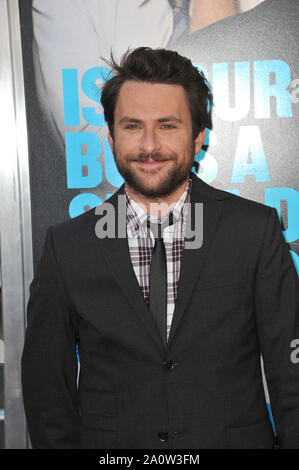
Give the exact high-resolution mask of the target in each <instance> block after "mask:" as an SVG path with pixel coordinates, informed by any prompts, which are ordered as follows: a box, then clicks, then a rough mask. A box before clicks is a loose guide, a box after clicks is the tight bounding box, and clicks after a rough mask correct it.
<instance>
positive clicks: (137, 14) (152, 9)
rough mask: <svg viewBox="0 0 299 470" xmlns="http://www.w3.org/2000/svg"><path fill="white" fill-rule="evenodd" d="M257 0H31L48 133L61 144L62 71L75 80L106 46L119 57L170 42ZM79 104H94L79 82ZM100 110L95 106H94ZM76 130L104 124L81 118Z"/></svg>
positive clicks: (104, 54) (36, 63)
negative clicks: (74, 75) (70, 71)
mask: <svg viewBox="0 0 299 470" xmlns="http://www.w3.org/2000/svg"><path fill="white" fill-rule="evenodd" d="M261 1H262V0H212V1H211V0H191V1H190V0H169V1H168V0H129V1H123V0H88V1H85V0H63V1H61V0H51V1H48V0H34V1H33V10H32V14H33V31H34V44H33V45H34V49H33V55H34V66H35V74H36V86H37V93H38V98H39V102H40V105H41V108H42V111H43V113H44V115H45V116H46V119H47V122H48V124H49V125H50V126H51V128H52V131H53V135H54V136H55V137H56V139H57V140H59V142H60V144H61V145H62V146H64V138H65V132H67V130H68V128H67V127H66V126H65V122H64V109H63V95H62V84H61V82H62V70H63V69H68V68H77V69H78V72H79V73H78V75H79V80H80V79H81V78H82V75H83V74H84V72H85V71H86V70H88V69H90V68H92V67H96V66H99V65H105V64H104V63H103V62H102V61H101V57H107V56H108V55H109V53H110V50H111V48H112V49H113V51H114V53H115V56H116V57H117V58H120V56H121V55H122V54H123V52H125V51H126V49H127V48H134V47H137V46H140V45H147V46H150V47H166V46H167V47H170V46H171V44H172V43H173V42H174V41H176V40H177V39H178V38H179V37H180V35H181V34H182V33H183V32H185V31H186V30H188V32H190V33H192V32H194V31H197V30H199V29H201V28H204V27H206V26H208V25H210V24H212V23H215V22H216V21H219V20H222V19H223V18H226V17H228V16H232V15H235V14H237V13H239V12H243V11H245V10H247V9H249V8H252V7H253V6H255V5H256V4H257V3H261ZM79 106H80V109H82V108H84V107H88V106H95V103H94V101H91V100H90V99H89V98H88V97H87V96H86V94H84V92H83V91H82V89H81V87H80V86H79ZM97 110H98V112H101V108H100V106H98V108H97ZM77 131H91V132H96V133H98V134H102V133H104V135H106V129H102V128H98V127H95V126H92V125H90V124H88V123H87V122H85V121H84V120H82V122H81V123H80V124H78V126H77Z"/></svg>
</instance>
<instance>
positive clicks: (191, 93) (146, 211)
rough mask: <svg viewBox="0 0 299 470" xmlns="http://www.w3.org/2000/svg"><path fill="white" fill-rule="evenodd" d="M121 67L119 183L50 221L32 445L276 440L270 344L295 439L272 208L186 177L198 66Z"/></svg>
mask: <svg viewBox="0 0 299 470" xmlns="http://www.w3.org/2000/svg"><path fill="white" fill-rule="evenodd" d="M112 66H113V68H114V71H115V76H114V77H113V78H112V79H111V80H110V81H108V82H107V83H106V85H105V86H104V89H103V93H102V105H103V107H104V112H105V118H106V120H107V123H108V127H109V142H110V145H111V147H112V149H113V152H114V156H115V161H116V164H117V168H118V170H119V171H120V173H121V174H122V176H123V177H124V179H125V183H124V185H122V186H121V188H119V190H118V191H117V192H116V193H115V194H114V195H112V197H111V198H110V199H109V200H108V203H106V204H103V205H102V206H99V207H98V208H96V210H90V211H88V212H86V213H85V214H83V215H81V216H79V217H76V218H74V219H73V220H71V221H68V222H66V223H63V224H59V225H56V226H53V227H50V228H49V229H48V232H47V236H46V242H45V247H44V252H43V256H42V259H41V261H40V264H39V267H38V270H37V273H36V275H35V278H34V280H33V283H32V285H31V292H30V301H29V305H28V326H27V331H26V338H25V346H24V352H23V357H22V383H23V396H24V405H25V411H26V415H27V420H28V426H29V432H30V437H31V441H32V444H33V447H34V448H54V449H56V448H57V449H58V448H95V449H100V448H126V449H142V448H154V449H178V448H181V449H183V448H185V449H186V448H188V449H192V448H193V449H201V448H203V449H205V448H206V449H207V448H210V449H211V448H243V449H245V448H249V449H253V448H272V447H273V443H274V435H273V431H272V427H271V424H270V420H269V416H268V411H267V406H266V402H265V396H264V389H263V381H262V374H261V367H260V352H262V354H263V358H264V367H265V373H266V377H267V380H268V387H269V392H270V398H271V404H272V410H273V415H274V419H275V424H276V429H277V434H278V438H279V442H280V446H281V447H282V448H298V447H299V415H298V412H299V395H298V385H299V369H298V366H297V365H296V364H294V363H293V362H292V360H291V353H292V349H291V346H290V345H291V342H292V341H293V340H294V339H296V338H298V337H299V315H298V314H299V283H298V276H297V273H296V270H295V267H294V265H293V262H292V258H291V256H290V253H289V250H288V247H287V244H286V242H285V240H284V237H283V234H282V232H281V228H280V224H279V219H278V216H277V212H276V210H274V209H272V208H270V207H266V206H264V205H262V204H260V203H257V202H253V201H249V200H247V199H244V198H241V197H237V196H235V195H233V194H229V193H227V192H225V191H220V190H217V189H215V188H213V187H211V186H209V185H208V184H206V183H204V182H203V181H201V180H200V179H199V178H198V177H197V176H196V175H195V174H194V173H193V172H192V171H191V169H192V164H193V158H194V155H195V154H196V153H197V152H198V151H199V150H200V147H201V145H202V143H203V140H204V136H205V128H206V127H207V126H208V125H209V114H208V112H207V109H208V108H211V106H208V102H210V104H211V102H212V97H211V95H210V92H209V88H208V86H207V83H206V82H205V79H204V77H203V76H202V75H201V74H200V72H199V71H198V70H197V68H195V67H193V65H192V63H191V61H189V60H188V59H186V58H184V57H182V56H179V55H178V54H177V53H175V52H171V51H166V50H151V49H149V48H139V49H136V50H134V51H132V52H131V53H128V54H127V55H126V56H125V57H124V58H123V61H122V63H121V64H120V65H118V64H116V63H114V62H113V61H112ZM103 207H104V210H103ZM198 208H199V209H202V212H201V211H200V210H199V211H198V210H197V209H198ZM111 214H112V215H111ZM198 214H202V217H198ZM124 221H125V225H124ZM192 229H193V231H192ZM192 233H193V235H194V236H193V239H194V240H193V241H192V239H191V238H192V237H190V236H189V235H190V234H191V235H192ZM202 234H203V238H202V240H201V235H202ZM198 238H199V239H200V240H201V243H199V244H197V243H194V241H196V239H198ZM77 345H78V351H79V356H80V374H79V380H78V382H77V375H78V363H77V357H76V346H77ZM276 445H277V444H276Z"/></svg>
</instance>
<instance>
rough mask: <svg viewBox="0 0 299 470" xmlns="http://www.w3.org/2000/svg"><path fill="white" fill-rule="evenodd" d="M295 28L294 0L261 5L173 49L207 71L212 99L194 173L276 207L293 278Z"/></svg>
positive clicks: (298, 169) (298, 73) (297, 228)
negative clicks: (203, 151)
mask: <svg viewBox="0 0 299 470" xmlns="http://www.w3.org/2000/svg"><path fill="white" fill-rule="evenodd" d="M298 24H299V2H298V1H297V0H266V1H265V2H263V3H261V4H260V5H258V6H257V7H256V8H254V9H251V10H250V11H247V12H246V13H243V14H242V15H237V16H234V17H231V18H226V19H224V20H222V21H220V22H218V23H216V24H213V25H211V26H209V27H208V28H205V29H202V30H199V31H196V32H194V33H193V34H191V35H189V34H185V35H183V36H181V37H180V38H179V39H178V40H177V42H176V43H175V44H174V45H173V48H175V49H176V50H178V51H179V52H180V53H181V54H185V55H188V57H190V58H191V60H192V61H193V63H195V64H198V66H199V67H201V68H202V69H203V70H205V71H206V75H207V76H208V79H209V81H210V84H211V86H212V89H213V94H214V98H215V106H214V110H213V135H212V136H210V137H211V139H210V140H211V141H210V146H209V152H208V154H207V155H204V156H203V159H202V160H200V167H201V168H200V171H199V173H198V174H199V176H200V177H201V178H203V179H204V181H206V182H208V183H212V184H215V186H217V187H220V188H222V189H228V188H229V189H230V190H232V191H235V193H236V194H239V195H241V196H244V197H248V198H250V199H254V200H257V201H260V202H262V203H266V204H267V205H269V206H272V207H275V208H276V209H277V210H278V213H279V215H280V216H281V220H282V223H283V229H284V235H285V237H286V240H287V242H288V243H289V248H290V249H291V250H292V256H293V259H294V262H295V264H296V267H297V270H298V275H299V218H298V210H299V209H298V208H299V192H298V191H299V165H298V129H299V98H298V90H299V80H298V77H299V28H298ZM199 44H200V47H199Z"/></svg>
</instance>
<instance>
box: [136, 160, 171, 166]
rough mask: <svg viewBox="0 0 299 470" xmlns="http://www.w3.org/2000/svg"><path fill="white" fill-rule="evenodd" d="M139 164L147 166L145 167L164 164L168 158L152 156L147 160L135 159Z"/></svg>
mask: <svg viewBox="0 0 299 470" xmlns="http://www.w3.org/2000/svg"><path fill="white" fill-rule="evenodd" d="M134 161H135V162H136V163H137V164H138V165H140V166H145V167H156V166H157V167H158V166H161V165H163V164H164V163H165V162H167V161H168V160H153V159H152V158H149V159H148V160H146V161H141V160H134Z"/></svg>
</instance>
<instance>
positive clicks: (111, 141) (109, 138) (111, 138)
mask: <svg viewBox="0 0 299 470" xmlns="http://www.w3.org/2000/svg"><path fill="white" fill-rule="evenodd" d="M107 137H108V142H109V145H110V148H111V152H112V153H113V137H112V135H111V133H110V130H109V128H108V135H107Z"/></svg>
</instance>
